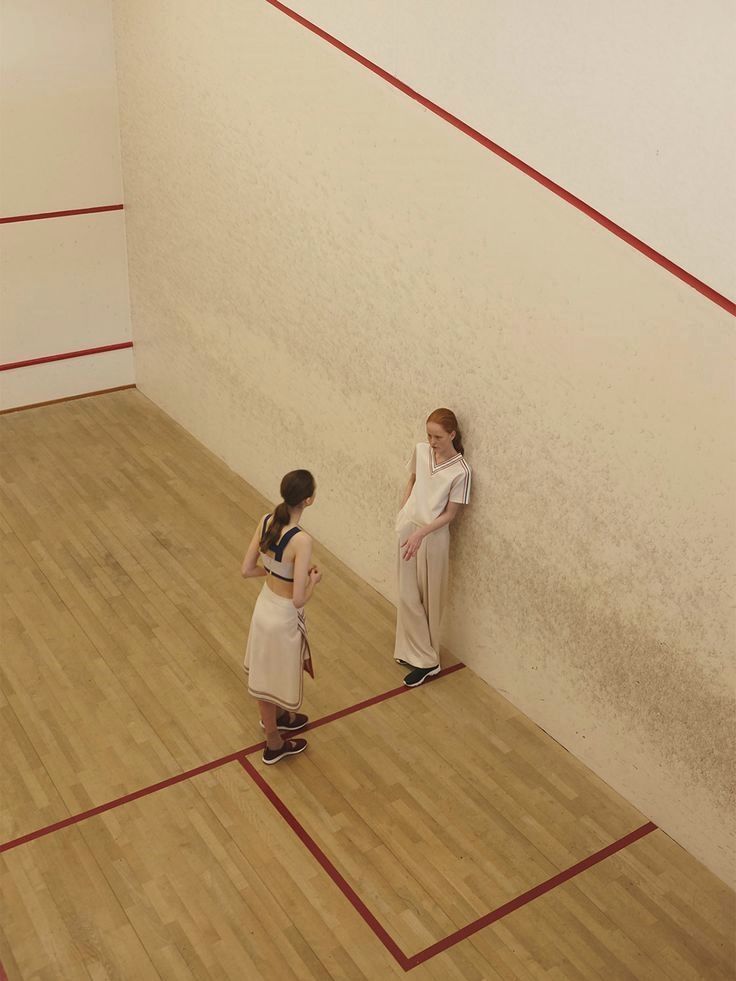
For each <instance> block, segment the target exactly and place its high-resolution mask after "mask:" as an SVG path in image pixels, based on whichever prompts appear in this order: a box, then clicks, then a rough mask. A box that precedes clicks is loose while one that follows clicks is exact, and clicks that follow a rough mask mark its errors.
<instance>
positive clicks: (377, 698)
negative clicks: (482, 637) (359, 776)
mask: <svg viewBox="0 0 736 981" xmlns="http://www.w3.org/2000/svg"><path fill="white" fill-rule="evenodd" d="M464 667H465V665H464V664H462V663H460V662H458V664H452V665H450V667H449V668H443V669H442V671H440V673H439V674H437V675H435V677H434V678H431V679H430V681H436V680H437V678H445V677H447V675H448V674H454V673H455V671H459V670H460V669H461V668H464ZM424 684H425V685H426V684H427V682H426V681H425V682H424ZM408 691H414V689H413V688H407V687H406V685H400V686H399V687H398V688H392V689H391V690H390V691H385V692H383V693H382V694H380V695H373V697H372V698H366V699H365V701H363V702H357V703H356V704H355V705H350V706H349V707H348V708H344V709H340V710H339V711H337V712H333V713H332V714H331V715H325V716H324V717H323V718H321V719H317V720H316V721H315V722H310V723H309V725H308V726H306V727H305V729H304V732H307V731H308V730H310V729H319V727H320V726H325V725H327V723H328V722H334V721H335V720H336V719H343V718H345V716H346V715H352V714H353V712H360V711H361V709H364V708H368V707H369V706H370V705H378V703H379V702H385V701H386V699H387V698H394V697H395V696H396V695H404V694H405V693H406V692H408Z"/></svg>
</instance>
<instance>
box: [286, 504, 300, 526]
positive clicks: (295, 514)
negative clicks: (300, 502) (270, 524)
mask: <svg viewBox="0 0 736 981" xmlns="http://www.w3.org/2000/svg"><path fill="white" fill-rule="evenodd" d="M303 513H304V508H303V507H301V508H289V524H290V525H298V524H299V522H300V521H301V518H302V514H303Z"/></svg>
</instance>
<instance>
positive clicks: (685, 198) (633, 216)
mask: <svg viewBox="0 0 736 981" xmlns="http://www.w3.org/2000/svg"><path fill="white" fill-rule="evenodd" d="M286 3H287V6H290V7H291V8H292V9H294V10H296V11H297V12H298V13H300V14H301V15H302V16H304V17H306V18H307V19H308V20H311V21H313V22H314V23H316V24H317V25H319V26H320V27H321V28H323V29H324V30H326V31H328V32H329V33H331V34H333V36H335V37H338V38H339V39H340V40H341V41H343V42H344V43H346V44H348V45H349V46H351V47H353V48H354V49H356V50H358V51H359V52H360V53H361V54H362V55H364V56H365V57H367V58H369V59H370V60H371V61H374V62H375V63H377V64H379V65H381V66H382V67H383V68H385V69H386V70H387V71H389V72H391V73H392V74H394V75H396V76H398V78H400V79H401V80H402V81H404V82H406V83H407V84H409V85H411V86H412V88H414V89H415V90H416V91H418V92H421V93H422V95H424V96H426V97H427V98H429V99H432V100H433V101H435V102H437V103H439V104H440V105H441V106H442V107H443V108H445V109H448V110H449V111H450V112H452V113H454V114H455V115H456V116H459V117H460V118H461V119H463V120H464V121H465V122H467V123H469V124H470V125H471V126H473V127H475V128H476V129H478V130H480V132H481V133H484V134H485V135H486V136H488V137H490V138H491V139H492V140H495V141H496V142H497V143H499V144H500V145H501V146H503V147H504V148H505V149H507V150H509V151H510V152H512V153H514V154H516V155H517V156H519V157H521V158H522V159H523V160H524V161H526V162H527V163H529V164H531V165H532V166H533V167H536V168H537V170H540V171H541V172H542V173H543V174H545V175H546V176H547V177H550V178H551V179H552V180H554V181H556V182H557V183H559V184H561V185H562V186H563V187H565V188H566V189H567V190H569V191H571V192H572V193H573V194H576V195H577V196H578V197H581V198H582V199H583V200H584V201H586V202H587V203H588V204H591V205H592V206H593V207H594V208H597V209H598V210H599V211H602V212H603V214H605V215H606V216H607V217H608V218H610V219H612V220H613V221H615V222H617V223H618V224H619V225H622V226H623V227H624V228H625V229H627V231H629V232H631V233H632V234H634V235H636V236H638V237H639V238H641V239H643V240H644V241H645V242H646V243H647V244H648V245H650V246H652V247H653V248H655V249H657V250H658V251H660V252H662V253H663V254H664V255H666V256H667V257H668V258H669V259H671V260H672V261H673V262H676V263H678V264H679V265H680V266H683V267H684V268H685V269H687V270H688V272H690V273H692V274H693V275H694V276H697V277H698V278H699V279H701V280H704V281H705V282H706V283H708V284H709V285H710V286H712V287H714V288H715V289H716V290H719V291H720V292H721V293H724V294H725V295H726V296H729V297H731V299H733V298H734V297H736V261H734V260H735V259H736V137H735V136H734V126H733V123H734V120H736V58H734V57H733V51H734V47H736V10H735V8H734V5H733V4H732V3H730V2H725V0H703V2H702V3H700V4H697V5H695V4H693V3H691V2H689V0H647V2H646V3H641V0H617V2H616V3H615V4H609V3H590V2H589V0H556V2H555V3H554V4H550V3H547V2H545V0H514V2H513V3H498V2H496V3H489V2H488V0H463V2H462V4H458V3H457V2H456V0H432V3H431V4H427V3H426V0H402V2H401V3H395V2H393V0H374V2H372V3H365V2H364V0H340V2H335V0H286Z"/></svg>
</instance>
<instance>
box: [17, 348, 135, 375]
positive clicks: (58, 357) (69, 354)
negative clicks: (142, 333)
mask: <svg viewBox="0 0 736 981" xmlns="http://www.w3.org/2000/svg"><path fill="white" fill-rule="evenodd" d="M127 347H133V342H132V341H122V342H121V343H120V344H106V345H105V346H104V347H88V348H86V349H85V350H84V351H66V352H65V353H64V354H49V355H46V356H45V357H43V358H31V359H30V360H28V361H8V362H7V364H0V371H12V370H13V369H14V368H28V367H30V366H31V365H35V364H48V363H49V362H50V361H66V360H67V359H68V358H85V357H87V355H88V354H105V353H106V352H107V351H122V350H124V349H125V348H127Z"/></svg>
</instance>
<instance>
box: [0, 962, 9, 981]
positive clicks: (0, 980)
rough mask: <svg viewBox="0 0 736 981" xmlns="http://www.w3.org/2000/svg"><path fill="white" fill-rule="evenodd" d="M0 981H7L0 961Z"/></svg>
mask: <svg viewBox="0 0 736 981" xmlns="http://www.w3.org/2000/svg"><path fill="white" fill-rule="evenodd" d="M0 981H8V975H7V974H6V973H5V968H4V967H3V964H2V961H0Z"/></svg>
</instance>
